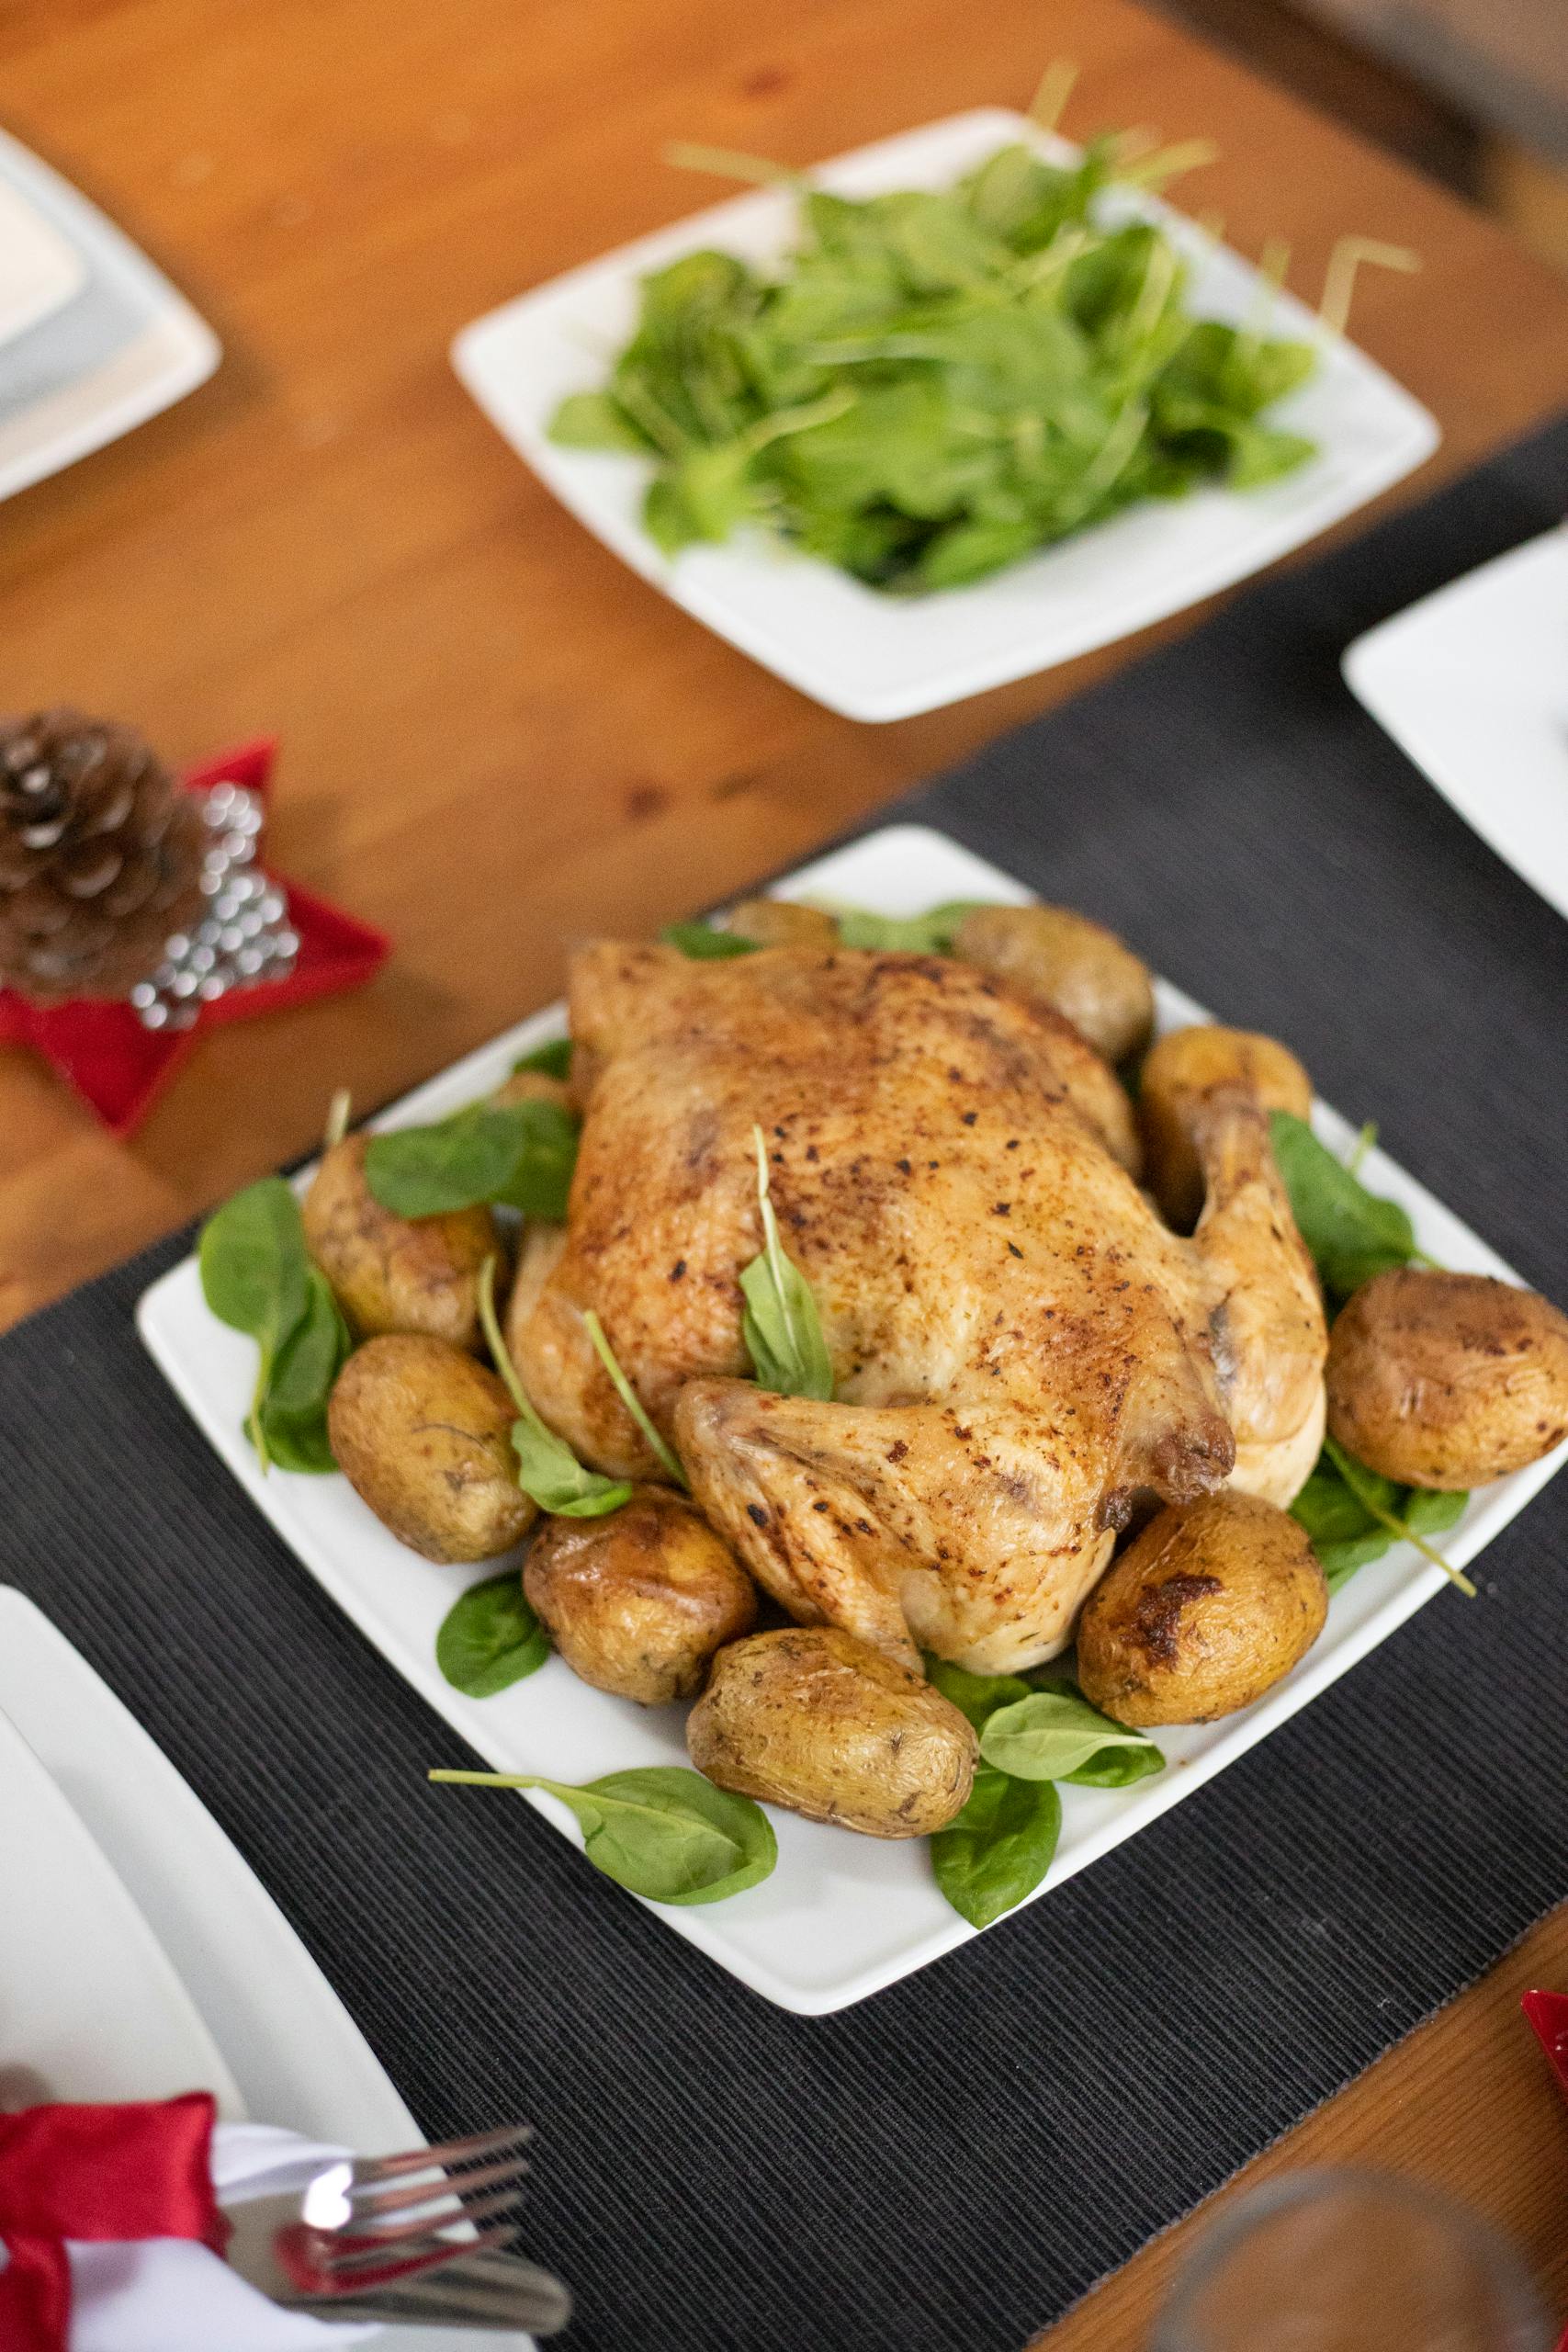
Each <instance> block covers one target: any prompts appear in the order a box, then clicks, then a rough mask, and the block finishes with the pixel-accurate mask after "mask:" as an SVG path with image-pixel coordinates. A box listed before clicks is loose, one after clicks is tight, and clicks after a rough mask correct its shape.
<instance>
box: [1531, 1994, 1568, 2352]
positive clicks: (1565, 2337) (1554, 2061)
mask: <svg viewBox="0 0 1568 2352" xmlns="http://www.w3.org/2000/svg"><path fill="white" fill-rule="evenodd" d="M1520 2007H1522V2008H1523V2010H1524V2013H1525V2015H1526V2017H1527V2018H1529V2021H1530V2023H1531V2025H1532V2026H1533V2027H1534V2028H1535V2031H1536V2036H1537V2039H1538V2040H1539V2041H1540V2046H1541V2048H1542V2049H1543V2050H1544V2051H1545V2052H1546V2054H1547V2056H1548V2058H1549V2059H1550V2060H1551V2071H1552V2073H1553V2074H1554V2075H1556V2077H1557V2079H1558V2081H1559V2082H1560V2083H1561V2084H1562V2089H1563V2092H1564V2094H1565V2095H1568V1993H1527V1994H1526V1995H1525V1996H1524V1999H1523V2001H1522V2002H1521V2003H1520ZM1557 2352H1568V2328H1565V2329H1564V2330H1563V2332H1562V2338H1561V2340H1560V2341H1559V2343H1558V2346H1557Z"/></svg>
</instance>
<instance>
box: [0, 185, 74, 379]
mask: <svg viewBox="0 0 1568 2352" xmlns="http://www.w3.org/2000/svg"><path fill="white" fill-rule="evenodd" d="M86 276H87V265H86V263H85V261H84V260H83V259H82V256H81V254H79V253H78V252H77V251H76V249H75V247H74V246H73V245H72V244H71V243H69V241H68V240H67V239H66V238H64V237H62V235H61V233H60V232H59V230H58V229H52V228H51V226H50V224H49V222H48V221H47V220H45V219H44V217H43V215H42V213H41V212H40V211H39V209H38V207H37V206H36V205H33V204H29V203H28V199H27V198H26V197H25V196H23V195H22V194H21V192H20V190H19V189H17V188H14V187H6V186H5V185H4V184H3V183H0V344H6V343H9V342H10V341H11V339H12V337H13V335H18V334H25V333H26V331H27V329H28V327H36V326H37V324H38V322H39V320H40V319H47V318H48V316H49V314H50V312H51V311H58V310H59V308H60V306H61V304H62V302H68V301H69V300H71V297H72V296H73V294H74V293H75V292H76V291H77V290H78V288H80V287H81V286H82V285H83V284H84V283H85V279H86Z"/></svg>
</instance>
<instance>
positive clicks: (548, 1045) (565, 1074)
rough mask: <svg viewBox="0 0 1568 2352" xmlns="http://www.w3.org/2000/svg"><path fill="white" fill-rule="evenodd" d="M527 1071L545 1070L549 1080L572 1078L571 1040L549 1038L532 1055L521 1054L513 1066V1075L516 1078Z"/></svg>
mask: <svg viewBox="0 0 1568 2352" xmlns="http://www.w3.org/2000/svg"><path fill="white" fill-rule="evenodd" d="M525 1069H537V1070H543V1072H544V1074H545V1076H546V1077H547V1078H570V1076H571V1039H570V1037H547V1039H546V1040H545V1043H544V1044H543V1045H542V1046H535V1047H534V1049H533V1051H532V1053H527V1054H520V1055H519V1056H518V1057H517V1059H516V1060H515V1061H514V1062H513V1065H512V1074H513V1077H514V1078H515V1077H516V1076H517V1075H518V1073H519V1072H520V1071H522V1070H525Z"/></svg>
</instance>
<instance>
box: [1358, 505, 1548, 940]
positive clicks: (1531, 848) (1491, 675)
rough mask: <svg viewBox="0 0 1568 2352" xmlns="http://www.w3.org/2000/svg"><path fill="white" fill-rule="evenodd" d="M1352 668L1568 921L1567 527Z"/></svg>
mask: <svg viewBox="0 0 1568 2352" xmlns="http://www.w3.org/2000/svg"><path fill="white" fill-rule="evenodd" d="M1344 671H1345V678H1346V683H1347V684H1348V686H1349V687H1350V690H1351V692H1352V693H1353V694H1355V695H1357V696H1358V697H1359V699H1360V701H1362V702H1363V703H1365V705H1366V707H1367V708H1368V709H1369V710H1370V711H1371V714H1372V717H1373V718H1375V719H1376V720H1377V721H1378V723H1379V725H1380V726H1382V727H1384V728H1386V729H1387V730H1388V732H1389V733H1390V734H1391V735H1392V736H1393V740H1394V741H1395V742H1396V743H1397V744H1398V745H1399V748H1400V750H1401V751H1402V752H1404V754H1405V756H1406V758H1408V759H1410V760H1413V761H1414V762H1415V763H1416V766H1417V767H1418V768H1419V769H1420V770H1421V772H1422V774H1423V775H1425V776H1427V779H1428V780H1429V781H1430V782H1431V783H1433V784H1435V785H1436V786H1437V787H1438V791H1439V792H1440V793H1441V794H1442V795H1443V797H1445V799H1447V800H1450V801H1451V802H1452V804H1453V806H1454V807H1455V808H1456V809H1458V810H1459V813H1460V815H1461V817H1462V818H1463V819H1464V820H1465V822H1466V824H1468V825H1472V826H1473V827H1474V829H1475V831H1477V832H1478V833H1479V834H1480V835H1481V838H1482V840H1483V842H1487V843H1488V844H1489V846H1490V847H1491V848H1493V849H1495V851H1496V853H1497V854H1498V856H1499V857H1501V858H1506V861H1507V863H1508V864H1509V865H1511V866H1512V867H1513V869H1514V871H1515V873H1516V874H1520V875H1522V876H1524V878H1525V880H1526V881H1527V882H1529V884H1530V885H1531V886H1532V887H1533V888H1535V889H1537V890H1539V891H1540V895H1541V897H1542V898H1543V899H1547V900H1548V901H1549V902H1550V904H1551V905H1552V906H1554V907H1555V908H1556V909H1557V911H1558V913H1559V914H1560V915H1568V527H1562V528H1560V529H1558V530H1555V531H1547V532H1546V533H1544V534H1543V536H1542V537H1540V538H1539V539H1529V540H1527V542H1526V543H1525V545H1524V546H1523V547H1520V548H1513V549H1511V550H1510V552H1509V553H1508V554H1507V555H1500V556H1498V557H1497V558H1496V559H1495V560H1494V561H1493V562H1491V563H1483V565H1482V566H1481V567H1480V569H1479V570H1478V571H1472V572H1470V573H1468V574H1467V575H1466V577H1465V578H1464V579H1462V580H1455V581H1452V582H1450V585H1449V586H1448V587H1446V588H1439V589H1438V591H1437V593H1436V594H1435V595H1431V596H1424V597H1423V598H1422V599H1421V602H1420V603H1419V604H1418V605H1410V606H1409V607H1408V609H1407V610H1406V611H1404V612H1403V613H1398V614H1396V615H1395V616H1394V617H1393V620H1388V621H1383V622H1382V623H1381V624H1380V625H1379V627H1378V628H1373V629H1369V630H1368V631H1367V634H1366V635H1365V637H1359V638H1358V639H1356V642H1355V644H1354V645H1352V646H1351V647H1350V649H1349V650H1348V652H1347V654H1346V656H1345V661H1344Z"/></svg>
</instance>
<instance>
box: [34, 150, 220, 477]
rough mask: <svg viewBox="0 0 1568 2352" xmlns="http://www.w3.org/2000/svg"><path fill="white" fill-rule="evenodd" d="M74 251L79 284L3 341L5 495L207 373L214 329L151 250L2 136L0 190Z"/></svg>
mask: <svg viewBox="0 0 1568 2352" xmlns="http://www.w3.org/2000/svg"><path fill="white" fill-rule="evenodd" d="M4 195H9V196H10V197H11V198H20V200H21V201H22V202H23V203H24V204H26V205H27V207H28V209H29V210H30V211H31V212H32V213H33V214H34V215H35V216H36V217H37V218H38V219H39V220H41V221H42V222H43V224H44V226H45V228H46V229H47V230H49V231H51V232H53V233H54V234H55V235H56V236H57V237H58V238H60V239H62V240H63V241H64V243H66V244H67V246H68V247H70V248H71V249H72V250H73V253H74V254H76V255H77V256H78V258H79V261H80V263H81V265H82V267H83V272H84V275H83V280H82V283H81V284H80V285H79V286H78V288H76V290H75V291H74V292H73V294H71V295H70V296H69V297H68V298H67V299H65V300H62V302H61V303H60V304H59V305H58V306H56V307H51V311H50V312H49V315H48V316H47V317H39V318H38V319H37V320H35V321H34V322H33V323H32V325H31V326H29V327H28V328H26V329H25V330H23V331H22V332H20V333H17V334H13V335H12V336H11V338H10V339H9V341H5V340H3V339H0V498H9V497H11V496H12V495H13V493H14V492H17V491H18V490H26V489H27V488H28V485H29V483H32V482H35V481H42V480H43V479H44V477H45V476H46V475H47V474H52V473H58V472H59V471H60V469H61V468H62V466H69V465H73V464H74V463H75V461H76V459H77V458H85V457H86V456H87V454H88V453H89V451H91V450H94V449H101V448H102V447H104V445H105V443H106V442H109V441H117V440H118V438H119V436H120V435H121V434H123V433H129V432H130V430H131V428H132V426H134V425H138V424H144V423H145V422H146V420H147V418H148V417H150V416H156V415H157V413H158V412H159V411H160V410H161V409H165V408H168V407H170V406H172V404H173V403H174V402H175V401H177V400H183V399H184V397H185V395H186V393H187V392H190V391H194V390H195V389H196V387H197V384H199V383H202V382H204V381H205V380H206V379H207V378H208V377H209V376H210V375H211V373H212V371H213V369H214V368H216V367H217V365H218V361H219V358H220V344H219V341H218V338H217V336H216V335H215V334H213V332H212V330H211V328H210V327H209V325H208V324H207V322H206V321H205V320H203V319H201V318H199V317H198V316H197V313H196V311H193V310H192V308H191V306H190V304H189V303H188V302H187V301H186V299H185V297H184V295H183V294H179V293H176V291H175V288H174V287H172V286H171V285H170V283H169V281H168V279H167V278H166V277H164V275H163V273H162V271H161V270H157V269H154V268H153V266H152V263H151V262H150V261H149V260H148V259H147V257H146V255H145V254H142V253H140V252H139V251H138V250H137V248H136V246H135V245H133V244H132V243H131V242H130V238H129V237H127V236H125V235H123V234H122V232H120V231H119V230H118V229H117V228H116V227H115V226H114V224H113V222H112V221H109V220H106V219H105V218H104V216H103V214H102V213H101V212H100V211H99V210H98V209H97V208H96V205H92V204H89V203H88V201H87V199H86V198H85V197H84V196H79V195H78V194H77V192H76V190H75V189H74V188H73V187H71V186H70V184H69V182H67V181H65V180H62V178H61V177H60V175H59V174H58V173H57V172H51V170H50V168H49V166H48V165H47V164H41V163H39V159H38V157H37V156H36V155H33V154H29V153H28V150H27V149H26V148H25V147H22V146H20V145H18V143H17V141H16V140H14V139H10V138H7V137H6V134H5V133H4V132H3V131H0V196H4Z"/></svg>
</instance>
